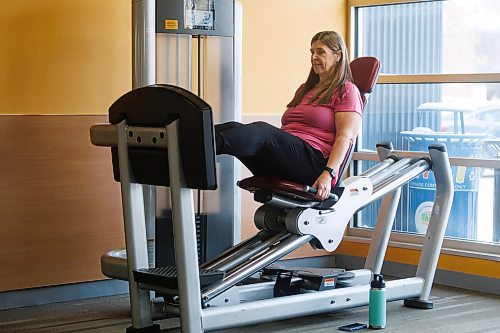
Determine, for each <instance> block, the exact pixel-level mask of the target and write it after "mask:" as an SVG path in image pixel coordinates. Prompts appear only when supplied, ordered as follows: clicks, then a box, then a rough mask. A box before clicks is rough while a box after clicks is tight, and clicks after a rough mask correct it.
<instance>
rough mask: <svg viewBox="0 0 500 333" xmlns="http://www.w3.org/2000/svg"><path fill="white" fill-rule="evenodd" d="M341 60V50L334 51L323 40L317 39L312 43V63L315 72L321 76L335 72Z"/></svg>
mask: <svg viewBox="0 0 500 333" xmlns="http://www.w3.org/2000/svg"><path fill="white" fill-rule="evenodd" d="M339 60H340V51H337V52H334V51H333V50H332V49H330V48H329V47H328V46H326V45H325V44H323V42H321V41H319V40H317V41H315V42H314V43H312V45H311V64H312V68H313V70H314V73H316V74H318V75H319V76H320V78H321V77H328V76H329V75H330V74H332V73H333V70H334V68H335V66H336V65H337V62H338V61H339Z"/></svg>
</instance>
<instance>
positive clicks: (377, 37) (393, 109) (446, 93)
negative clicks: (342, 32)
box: [349, 0, 500, 254]
mask: <svg viewBox="0 0 500 333" xmlns="http://www.w3.org/2000/svg"><path fill="white" fill-rule="evenodd" d="M349 7H350V19H349V21H350V33H349V48H350V51H351V57H352V58H356V57H360V56H375V57H377V58H379V59H380V60H381V63H382V69H381V75H380V77H379V83H378V85H377V86H376V88H375V90H374V92H373V93H372V96H371V97H370V101H369V103H368V105H367V107H366V109H365V113H364V115H363V130H362V134H361V135H360V140H358V145H359V147H358V150H359V151H360V152H363V151H366V150H374V149H375V144H376V143H378V142H381V141H388V140H389V141H391V142H392V143H393V145H394V148H395V149H403V150H414V151H421V150H422V151H425V150H427V145H428V144H430V143H434V142H443V143H445V144H446V145H447V149H448V153H449V155H450V157H452V162H453V164H456V165H453V177H454V181H455V200H454V204H453V207H452V211H451V216H450V219H449V223H448V228H447V230H446V236H447V237H448V238H449V239H450V240H454V241H457V242H458V243H456V244H459V247H460V246H461V245H460V244H462V245H463V244H464V242H463V241H473V242H474V243H482V244H483V245H485V244H486V245H488V246H489V247H488V249H489V250H488V251H490V252H494V253H497V254H498V253H499V252H500V251H499V249H498V248H499V247H498V242H499V241H500V209H499V208H497V207H498V206H500V170H499V168H500V154H499V153H500V148H499V147H500V62H499V61H498V59H499V56H500V43H497V41H498V40H500V20H498V18H497V17H496V15H497V13H499V12H500V1H497V0H478V1H467V0H448V1H397V2H395V1H391V0H386V1H383V0H381V1H373V0H371V1H367V0H350V1H349ZM362 155H363V154H358V156H362ZM368 155H369V154H367V155H366V156H368ZM372 160H374V159H373V158H372ZM359 164H360V165H359V166H358V168H357V170H359V171H362V170H366V169H367V168H368V167H370V166H372V165H373V162H370V161H360V162H359ZM433 200H434V189H433V175H432V172H429V173H424V174H423V175H421V176H420V177H418V178H416V179H414V180H412V181H411V182H410V183H409V184H407V185H405V187H404V188H403V191H402V198H401V202H400V206H399V209H398V214H397V218H396V221H395V223H394V227H393V229H394V230H395V231H399V232H401V233H402V234H404V235H415V236H418V235H422V234H424V233H425V231H426V228H427V224H426V223H427V222H428V220H429V216H430V211H431V209H432V204H433ZM379 205H380V203H374V204H372V205H370V206H369V207H367V208H365V209H364V210H363V211H362V212H361V213H360V214H358V216H357V218H356V219H355V220H354V223H353V225H352V227H351V228H350V234H351V235H359V234H363V232H365V231H368V232H369V231H370V229H371V228H373V226H374V223H375V221H376V216H377V213H378V208H379ZM495 244H496V245H495ZM490 245H491V246H490Z"/></svg>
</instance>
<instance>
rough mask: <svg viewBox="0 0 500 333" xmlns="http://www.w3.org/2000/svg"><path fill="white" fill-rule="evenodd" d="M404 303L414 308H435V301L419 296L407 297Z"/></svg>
mask: <svg viewBox="0 0 500 333" xmlns="http://www.w3.org/2000/svg"><path fill="white" fill-rule="evenodd" d="M404 305H405V306H407V307H409V308H414V309H424V310H430V309H432V308H434V303H432V302H429V301H422V300H420V299H418V298H407V299H405V300H404Z"/></svg>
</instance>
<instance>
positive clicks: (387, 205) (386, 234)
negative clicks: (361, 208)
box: [364, 187, 401, 274]
mask: <svg viewBox="0 0 500 333" xmlns="http://www.w3.org/2000/svg"><path fill="white" fill-rule="evenodd" d="M400 197H401V187H398V188H397V189H395V190H394V191H393V192H391V193H389V194H386V195H385V196H384V199H383V200H382V205H381V206H380V210H379V213H378V217H377V223H376V226H375V230H374V232H373V237H372V241H371V242H370V249H369V250H368V256H367V258H366V261H365V267H364V268H365V269H370V270H371V271H372V272H373V273H374V274H380V271H381V270H382V264H383V263H384V258H385V252H386V250H387V245H388V244H389V238H390V236H391V229H392V225H393V224H394V218H395V217H396V212H397V210H398V206H399V198H400Z"/></svg>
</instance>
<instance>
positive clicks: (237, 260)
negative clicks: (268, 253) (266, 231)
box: [213, 231, 289, 272]
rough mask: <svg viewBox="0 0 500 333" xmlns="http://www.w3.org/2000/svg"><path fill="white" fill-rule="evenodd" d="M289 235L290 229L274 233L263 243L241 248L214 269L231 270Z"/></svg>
mask: <svg viewBox="0 0 500 333" xmlns="http://www.w3.org/2000/svg"><path fill="white" fill-rule="evenodd" d="M288 235H289V233H288V231H282V232H280V233H278V234H276V235H274V236H273V237H270V238H268V239H266V240H264V241H263V242H262V243H260V244H258V245H256V246H255V247H253V248H246V249H241V250H240V251H239V252H237V253H235V254H234V255H233V256H232V257H230V258H227V260H224V261H222V262H220V263H219V264H217V265H215V266H214V268H213V269H217V270H220V271H223V272H227V271H230V270H231V269H233V268H236V267H237V266H239V265H241V264H243V263H244V262H246V261H247V260H248V259H250V258H252V257H253V256H255V255H257V254H259V253H261V252H263V251H265V250H267V249H268V248H270V247H271V246H273V245H274V244H276V243H278V242H280V241H282V240H284V239H285V238H286V237H287V236H288Z"/></svg>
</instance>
